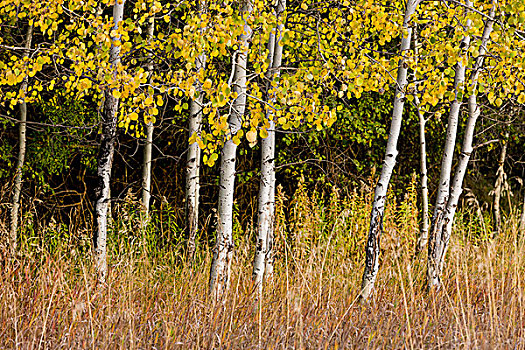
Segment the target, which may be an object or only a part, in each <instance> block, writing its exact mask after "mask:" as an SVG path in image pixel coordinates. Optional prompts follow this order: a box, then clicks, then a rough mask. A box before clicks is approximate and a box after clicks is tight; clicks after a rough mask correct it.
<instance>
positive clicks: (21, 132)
mask: <svg viewBox="0 0 525 350" xmlns="http://www.w3.org/2000/svg"><path fill="white" fill-rule="evenodd" d="M32 40H33V26H32V25H31V26H29V27H28V28H27V34H26V40H25V49H26V50H25V52H24V57H28V56H29V49H30V48H31V41H32ZM27 83H28V77H27V76H26V77H25V78H24V80H23V81H22V84H21V86H20V90H21V91H22V92H23V93H24V95H25V93H26V91H27ZM26 122H27V103H26V101H25V98H22V102H21V103H20V124H19V125H18V142H19V144H18V160H17V163H16V170H15V183H14V193H13V202H12V207H11V230H10V233H9V240H10V242H9V247H10V250H11V254H12V255H13V254H15V252H16V247H17V243H18V240H17V235H18V219H19V213H20V193H21V192H22V175H23V173H24V171H23V170H24V161H25V157H26Z"/></svg>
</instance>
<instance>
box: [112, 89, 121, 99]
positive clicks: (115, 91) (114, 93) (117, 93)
mask: <svg viewBox="0 0 525 350" xmlns="http://www.w3.org/2000/svg"><path fill="white" fill-rule="evenodd" d="M111 94H112V95H113V97H115V98H120V91H119V90H117V89H114V90H113V91H111Z"/></svg>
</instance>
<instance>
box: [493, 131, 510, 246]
mask: <svg viewBox="0 0 525 350" xmlns="http://www.w3.org/2000/svg"><path fill="white" fill-rule="evenodd" d="M508 128H509V127H508V126H507V130H506V131H505V135H504V137H503V140H502V142H501V144H502V145H501V152H500V155H499V159H498V169H497V170H496V183H495V184H494V202H493V203H494V204H493V208H492V210H493V213H492V214H493V218H494V228H493V232H492V235H493V236H494V237H496V236H497V235H499V234H500V232H501V209H500V200H501V192H502V190H503V185H504V182H505V179H506V177H507V176H506V174H505V159H506V158H507V145H508V141H509V129H508Z"/></svg>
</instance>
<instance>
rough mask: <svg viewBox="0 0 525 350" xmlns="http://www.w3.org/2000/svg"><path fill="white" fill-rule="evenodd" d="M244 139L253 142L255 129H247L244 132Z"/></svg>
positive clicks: (255, 133)
mask: <svg viewBox="0 0 525 350" xmlns="http://www.w3.org/2000/svg"><path fill="white" fill-rule="evenodd" d="M246 139H247V140H248V142H250V143H253V142H255V141H256V140H257V131H255V130H254V129H251V130H250V131H248V132H247V133H246Z"/></svg>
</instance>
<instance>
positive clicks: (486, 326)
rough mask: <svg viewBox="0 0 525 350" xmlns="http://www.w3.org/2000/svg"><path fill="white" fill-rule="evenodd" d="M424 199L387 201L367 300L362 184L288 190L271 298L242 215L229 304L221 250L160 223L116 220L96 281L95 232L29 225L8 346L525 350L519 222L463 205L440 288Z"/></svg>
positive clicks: (8, 312)
mask: <svg viewBox="0 0 525 350" xmlns="http://www.w3.org/2000/svg"><path fill="white" fill-rule="evenodd" d="M415 196H416V195H415V191H414V190H413V188H412V189H411V190H409V191H408V192H407V195H406V196H405V198H403V199H401V200H399V201H396V200H395V199H394V198H391V199H390V201H389V203H390V205H389V206H388V210H387V213H386V217H385V224H384V227H385V235H384V237H383V239H382V246H383V249H384V252H383V254H382V259H381V261H382V263H381V269H380V273H379V277H378V281H377V284H376V289H375V292H374V294H373V297H372V299H371V300H370V302H369V303H368V304H366V305H362V304H360V303H358V302H357V301H356V296H357V295H358V288H359V285H360V279H361V274H362V268H363V266H362V265H363V259H364V242H365V239H366V234H367V228H368V227H367V226H368V215H369V212H370V197H369V196H362V195H359V194H355V193H354V194H351V195H349V196H345V199H340V196H339V195H338V193H337V192H334V193H333V194H332V196H331V198H328V199H325V200H324V201H323V200H321V199H320V198H319V197H318V196H316V195H315V194H312V193H307V191H306V190H305V189H304V188H302V187H300V189H299V190H298V192H297V193H296V194H295V195H294V196H293V197H292V198H284V197H283V196H282V195H279V196H277V203H278V206H277V213H276V221H277V222H276V267H275V274H274V276H273V278H272V279H271V280H269V281H268V282H267V284H266V285H265V289H264V293H263V296H262V297H261V298H260V299H259V300H257V298H256V293H254V288H253V285H252V282H251V263H252V255H253V244H252V243H251V239H252V238H253V233H254V232H253V230H252V229H250V228H248V229H245V230H243V231H241V230H240V227H241V226H240V225H236V230H237V232H236V243H237V245H236V250H235V260H234V263H233V266H234V268H233V276H232V284H231V290H230V293H229V294H228V296H227V297H226V298H225V300H223V301H221V302H218V303H214V302H213V301H212V300H210V298H209V297H208V293H207V290H208V275H209V266H210V260H211V249H210V248H209V247H207V246H206V245H205V244H203V245H202V246H201V249H200V251H199V254H198V257H197V261H196V262H195V264H193V265H191V266H189V265H188V264H186V263H184V258H183V257H182V256H181V253H180V252H181V249H180V248H181V247H180V245H181V244H182V243H177V244H174V245H172V246H170V245H166V244H164V245H161V244H160V243H158V242H157V241H156V240H155V235H156V234H160V233H159V232H158V227H157V226H155V227H154V228H150V229H148V230H149V231H147V232H142V233H140V232H139V233H137V232H136V231H133V230H132V229H131V228H130V227H131V226H132V225H133V222H132V221H133V219H132V218H130V215H128V214H129V213H127V214H126V215H124V214H122V215H121V217H119V218H118V219H117V218H116V217H115V218H114V219H115V223H114V224H113V227H114V230H113V233H112V236H111V240H112V241H111V242H112V243H111V246H110V247H109V248H110V261H109V264H110V270H109V276H108V279H107V284H105V285H101V284H98V283H97V280H96V278H95V277H94V273H93V268H92V264H91V255H90V253H89V249H88V247H89V236H88V231H87V230H84V231H82V229H80V228H75V230H78V232H67V229H64V230H65V231H61V232H58V231H59V230H58V229H57V225H56V224H49V225H47V226H46V227H42V228H41V230H40V231H39V234H38V235H37V236H31V235H30V234H29V233H27V234H26V236H27V237H29V238H27V237H26V238H23V237H25V236H24V233H22V239H21V242H22V243H21V247H20V254H19V257H17V258H16V259H7V258H5V259H2V269H1V272H0V276H1V281H0V305H1V306H0V348H2V349H4V348H5V349H15V348H21V349H33V348H34V349H36V348H42V349H56V348H66V349H77V348H85V349H90V348H92V349H104V348H112V349H117V348H122V349H134V348H137V349H178V348H180V349H187V348H203V349H211V348H215V349H219V348H221V349H228V348H238V349H239V348H242V349H251V348H264V349H271V348H276V349H285V348H295V349H321V348H330V349H332V348H352V349H354V348H359V349H361V348H370V349H378V348H410V349H421V348H426V349H439V348H444V349H451V348H468V349H474V348H475V349H483V348H486V349H523V348H525V305H524V303H525V300H524V295H525V293H524V292H525V290H524V283H525V281H524V280H523V277H524V268H525V259H524V258H525V257H524V248H525V246H524V245H525V242H524V240H523V239H521V238H520V239H517V238H516V237H518V229H517V223H516V219H514V218H512V217H510V218H508V219H507V220H505V231H504V234H502V235H501V236H500V237H498V238H497V239H495V240H489V239H487V237H488V235H489V234H488V232H486V231H487V223H485V222H483V223H482V222H480V219H479V217H477V216H476V215H474V214H472V213H471V212H469V211H466V210H464V211H461V212H460V213H459V214H458V216H457V219H456V224H455V232H454V236H453V239H452V241H451V248H450V250H449V253H448V256H447V265H446V269H445V275H444V276H443V281H444V284H443V288H442V289H441V290H440V291H439V292H437V293H431V294H429V293H427V292H426V287H425V263H426V258H425V255H424V254H423V255H422V256H414V246H415V244H416V239H417V231H418V219H417V216H418V210H417V207H416V198H415ZM126 210H128V209H126ZM488 224H490V223H488ZM152 225H153V224H152ZM5 227H6V224H4V229H5ZM25 227H26V228H27V227H29V226H28V224H27V222H26V226H25ZM167 231H169V227H168V228H162V234H163V235H167V234H172V235H176V234H178V233H177V232H171V233H170V232H167ZM133 232H135V233H134V234H133ZM39 237H40V238H39ZM49 237H55V239H49ZM59 237H65V238H63V239H61V240H60V239H59ZM72 237H76V238H74V239H73V238H72ZM156 242H157V243H156ZM4 256H5V254H4Z"/></svg>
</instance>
